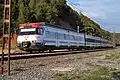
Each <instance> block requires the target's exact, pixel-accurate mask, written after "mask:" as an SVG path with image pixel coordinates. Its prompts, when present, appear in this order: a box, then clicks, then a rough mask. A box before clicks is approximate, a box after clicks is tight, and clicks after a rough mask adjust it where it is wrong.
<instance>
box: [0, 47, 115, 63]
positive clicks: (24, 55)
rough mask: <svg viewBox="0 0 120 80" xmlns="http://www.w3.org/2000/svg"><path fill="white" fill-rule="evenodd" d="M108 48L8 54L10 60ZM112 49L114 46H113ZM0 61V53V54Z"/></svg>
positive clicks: (5, 58)
mask: <svg viewBox="0 0 120 80" xmlns="http://www.w3.org/2000/svg"><path fill="white" fill-rule="evenodd" d="M110 49H111V48H108V49H95V50H81V51H54V52H52V53H48V52H44V53H12V54H11V56H10V59H11V60H17V59H29V58H36V57H47V56H60V55H68V54H79V53H87V52H95V51H104V50H110ZM113 49H114V48H113ZM7 58H8V56H7V54H5V55H4V60H5V61H7ZM0 61H1V55H0Z"/></svg>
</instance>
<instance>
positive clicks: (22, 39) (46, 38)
mask: <svg viewBox="0 0 120 80" xmlns="http://www.w3.org/2000/svg"><path fill="white" fill-rule="evenodd" d="M17 43H18V45H17V46H18V47H19V48H20V49H21V50H24V51H41V50H54V49H69V50H71V49H90V48H105V47H113V45H112V42H111V41H108V40H105V39H102V38H100V37H95V36H90V35H85V34H82V33H78V32H76V31H74V30H70V29H65V28H61V27H60V26H56V25H51V24H47V23H45V22H38V23H24V24H20V25H19V32H18V38H17Z"/></svg>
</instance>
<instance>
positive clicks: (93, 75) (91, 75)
mask: <svg viewBox="0 0 120 80" xmlns="http://www.w3.org/2000/svg"><path fill="white" fill-rule="evenodd" d="M112 76H113V74H112V73H111V71H110V70H108V69H107V68H105V67H97V68H95V69H93V70H91V71H84V72H80V73H79V74H73V75H69V76H65V75H58V76H57V77H56V80H112Z"/></svg>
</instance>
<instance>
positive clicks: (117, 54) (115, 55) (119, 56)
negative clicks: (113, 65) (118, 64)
mask: <svg viewBox="0 0 120 80" xmlns="http://www.w3.org/2000/svg"><path fill="white" fill-rule="evenodd" d="M105 59H110V60H116V59H120V52H115V53H111V54H107V55H105Z"/></svg>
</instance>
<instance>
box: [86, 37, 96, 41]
mask: <svg viewBox="0 0 120 80" xmlns="http://www.w3.org/2000/svg"><path fill="white" fill-rule="evenodd" d="M86 42H95V40H94V39H90V38H86Z"/></svg>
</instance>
